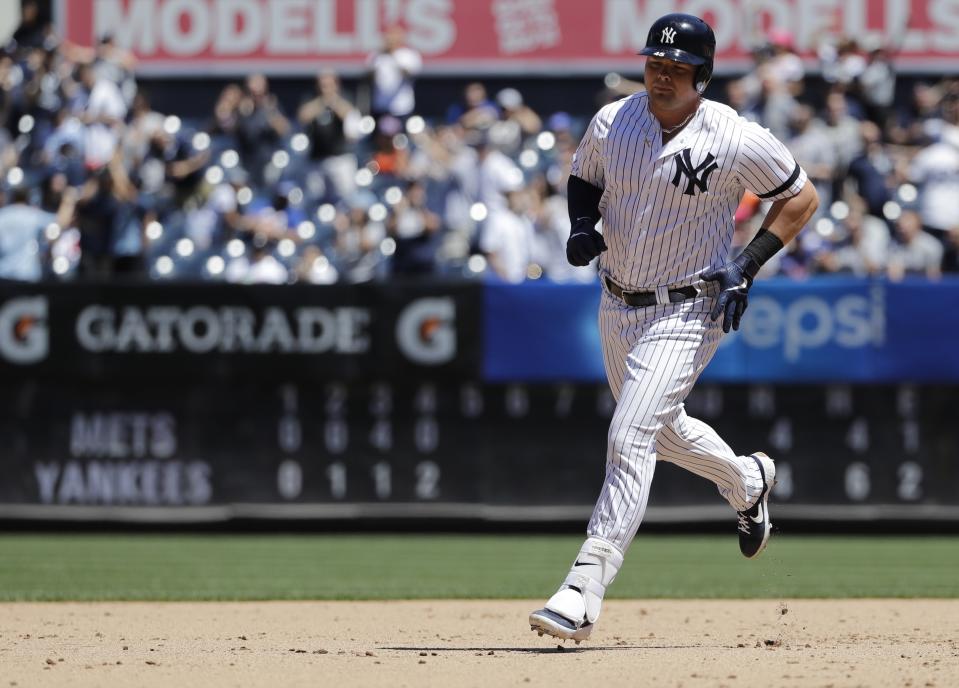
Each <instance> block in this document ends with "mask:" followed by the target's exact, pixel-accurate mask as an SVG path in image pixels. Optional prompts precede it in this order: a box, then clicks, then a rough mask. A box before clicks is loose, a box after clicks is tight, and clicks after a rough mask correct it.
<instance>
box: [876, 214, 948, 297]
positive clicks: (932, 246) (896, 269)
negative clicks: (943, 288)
mask: <svg viewBox="0 0 959 688" xmlns="http://www.w3.org/2000/svg"><path fill="white" fill-rule="evenodd" d="M896 239H897V242H896V244H894V245H893V247H892V250H891V252H890V255H889V278H890V279H893V280H899V279H902V278H903V276H905V275H924V276H925V277H928V278H930V279H936V278H938V277H939V276H940V275H941V274H942V254H943V248H942V244H941V243H940V242H939V241H938V240H936V239H935V238H933V237H932V236H930V235H929V234H927V233H926V232H923V231H922V219H921V218H920V216H919V213H917V212H916V211H914V210H903V211H902V214H901V215H900V216H899V219H897V220H896Z"/></svg>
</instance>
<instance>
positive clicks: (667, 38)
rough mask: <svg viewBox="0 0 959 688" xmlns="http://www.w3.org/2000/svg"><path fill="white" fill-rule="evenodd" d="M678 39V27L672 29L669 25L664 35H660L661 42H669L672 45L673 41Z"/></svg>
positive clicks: (664, 30)
mask: <svg viewBox="0 0 959 688" xmlns="http://www.w3.org/2000/svg"><path fill="white" fill-rule="evenodd" d="M674 40H676V29H671V28H669V27H668V26H667V27H666V28H665V29H663V35H662V36H660V38H659V42H660V43H669V44H670V45H672V43H673V41H674Z"/></svg>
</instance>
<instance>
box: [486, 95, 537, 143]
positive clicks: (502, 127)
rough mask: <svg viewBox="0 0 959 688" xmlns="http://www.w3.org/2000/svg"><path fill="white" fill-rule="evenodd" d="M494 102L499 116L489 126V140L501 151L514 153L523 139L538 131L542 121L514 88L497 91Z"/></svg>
mask: <svg viewBox="0 0 959 688" xmlns="http://www.w3.org/2000/svg"><path fill="white" fill-rule="evenodd" d="M496 102H497V103H498V104H499V107H500V116H499V119H498V120H497V121H496V122H494V123H493V124H492V126H491V127H490V132H489V136H490V140H491V141H493V142H494V143H495V145H496V146H497V148H499V149H500V150H502V151H503V152H505V153H508V154H515V153H517V152H518V151H519V149H520V147H521V146H522V145H523V141H524V140H526V139H527V138H528V137H530V136H535V135H536V134H538V133H539V132H540V130H541V129H542V128H543V121H542V120H541V119H540V117H539V115H537V114H536V113H535V112H533V109H532V108H530V107H529V106H528V105H526V104H524V103H523V96H522V94H521V93H520V92H519V91H517V90H516V89H515V88H504V89H503V90H502V91H500V92H499V93H497V94H496Z"/></svg>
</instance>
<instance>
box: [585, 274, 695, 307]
mask: <svg viewBox="0 0 959 688" xmlns="http://www.w3.org/2000/svg"><path fill="white" fill-rule="evenodd" d="M604 279H605V281H606V288H607V289H609V293H610V294H612V295H613V296H615V297H617V298H618V299H620V300H622V302H623V303H625V304H626V305H627V306H633V307H634V308H645V307H647V306H655V305H656V292H654V291H623V288H622V287H621V286H619V285H618V284H616V283H615V282H614V281H613V280H611V279H610V278H609V277H606V278H604ZM666 293H667V294H669V301H670V303H679V302H680V301H685V300H686V299H691V298H693V297H694V296H696V295H698V294H699V290H698V289H697V288H696V287H694V286H692V285H689V286H688V287H679V288H677V289H670V290H669V291H668V292H666Z"/></svg>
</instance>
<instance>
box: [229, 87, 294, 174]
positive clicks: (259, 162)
mask: <svg viewBox="0 0 959 688" xmlns="http://www.w3.org/2000/svg"><path fill="white" fill-rule="evenodd" d="M237 112H238V118H237V122H236V138H237V143H238V144H239V146H238V147H239V153H240V158H241V160H242V161H243V166H244V167H245V168H246V170H247V171H248V172H249V173H250V176H251V177H252V178H253V181H254V183H256V184H262V183H264V181H265V179H266V177H265V176H264V175H265V174H266V170H265V167H266V164H267V162H269V160H270V158H271V157H272V156H273V153H274V151H275V150H276V148H277V146H278V145H279V144H280V141H281V140H282V139H283V137H284V136H286V134H287V132H288V131H289V130H290V122H289V120H287V119H286V117H285V116H284V114H283V111H282V110H281V109H280V105H279V103H278V102H277V100H276V96H275V95H273V94H272V93H270V85H269V82H268V81H267V79H266V77H265V76H263V75H262V74H251V75H250V76H248V77H247V79H246V92H245V93H244V95H243V97H242V98H241V100H240V102H239V104H238V105H237Z"/></svg>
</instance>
